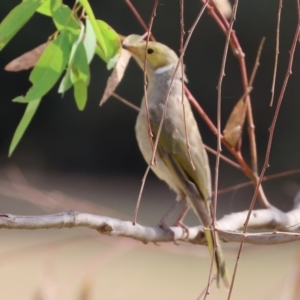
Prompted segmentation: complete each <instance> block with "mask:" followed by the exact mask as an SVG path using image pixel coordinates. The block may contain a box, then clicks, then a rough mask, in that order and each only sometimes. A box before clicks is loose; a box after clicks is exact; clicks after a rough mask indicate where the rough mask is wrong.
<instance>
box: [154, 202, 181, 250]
mask: <svg viewBox="0 0 300 300" xmlns="http://www.w3.org/2000/svg"><path fill="white" fill-rule="evenodd" d="M183 201H184V199H180V200H178V201H176V202H175V204H173V205H172V206H171V208H170V209H169V210H168V211H167V212H166V213H165V215H164V216H163V217H162V218H161V219H160V221H159V222H158V224H157V225H158V226H159V227H160V228H162V229H164V230H165V231H167V232H171V234H172V235H173V236H174V232H173V231H172V230H171V229H170V228H169V226H168V225H167V224H166V220H167V219H169V218H170V217H171V215H172V214H173V213H174V212H175V211H176V209H177V208H178V207H179V206H181V205H182V203H183ZM174 243H175V244H176V245H178V244H177V243H176V242H175V241H174Z"/></svg>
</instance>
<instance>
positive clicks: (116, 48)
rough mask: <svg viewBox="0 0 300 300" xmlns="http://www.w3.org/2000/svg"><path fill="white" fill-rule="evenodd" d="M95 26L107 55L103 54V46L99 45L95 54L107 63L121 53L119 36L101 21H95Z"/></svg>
mask: <svg viewBox="0 0 300 300" xmlns="http://www.w3.org/2000/svg"><path fill="white" fill-rule="evenodd" d="M97 25H98V27H99V29H100V32H101V35H102V37H103V40H104V43H105V48H106V49H107V54H105V53H104V51H103V50H102V49H103V45H101V44H99V43H98V45H97V49H96V53H97V54H98V55H99V56H100V57H101V59H102V60H104V61H105V62H106V63H108V62H109V60H110V59H112V58H113V57H115V56H116V55H117V54H120V52H121V43H120V39H119V35H118V34H117V33H116V31H114V30H113V29H112V28H111V27H110V26H109V25H108V24H107V23H105V22H104V21H102V20H97ZM110 67H111V66H110Z"/></svg>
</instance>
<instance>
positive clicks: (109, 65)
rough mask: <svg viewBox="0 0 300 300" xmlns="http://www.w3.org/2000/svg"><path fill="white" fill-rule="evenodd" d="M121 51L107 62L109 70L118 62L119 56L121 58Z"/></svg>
mask: <svg viewBox="0 0 300 300" xmlns="http://www.w3.org/2000/svg"><path fill="white" fill-rule="evenodd" d="M120 55H121V54H120V53H118V54H116V55H115V56H114V57H113V58H111V59H110V60H109V61H108V62H107V65H106V67H107V70H111V69H112V68H114V66H115V65H116V63H117V62H118V60H119V58H120Z"/></svg>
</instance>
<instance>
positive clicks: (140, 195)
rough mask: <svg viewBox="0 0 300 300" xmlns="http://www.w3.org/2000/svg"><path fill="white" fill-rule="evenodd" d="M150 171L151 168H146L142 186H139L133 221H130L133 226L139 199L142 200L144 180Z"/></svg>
mask: <svg viewBox="0 0 300 300" xmlns="http://www.w3.org/2000/svg"><path fill="white" fill-rule="evenodd" d="M150 169H151V167H150V166H149V165H148V167H147V169H146V171H145V174H144V176H143V178H142V184H141V187H140V191H139V196H138V199H137V202H136V205H135V210H134V216H133V221H132V224H133V225H135V224H136V220H137V214H138V211H139V207H140V203H141V199H142V194H143V191H144V186H145V183H146V179H147V176H148V173H149V171H150Z"/></svg>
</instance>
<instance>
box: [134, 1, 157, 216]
mask: <svg viewBox="0 0 300 300" xmlns="http://www.w3.org/2000/svg"><path fill="white" fill-rule="evenodd" d="M158 2H159V0H155V2H154V5H153V9H152V13H151V18H150V22H149V25H148V31H147V38H146V50H145V57H144V64H143V75H144V98H145V107H146V117H147V124H148V136H149V139H150V145H151V147H152V151H154V144H153V133H152V128H151V124H150V115H149V106H148V93H147V84H148V82H147V73H146V61H147V49H148V43H149V39H150V36H151V30H152V25H153V20H154V18H155V16H156V9H157V5H158ZM154 164H155V154H154V159H153V160H151V162H150V165H151V166H153V165H154ZM135 218H136V216H135Z"/></svg>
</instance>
